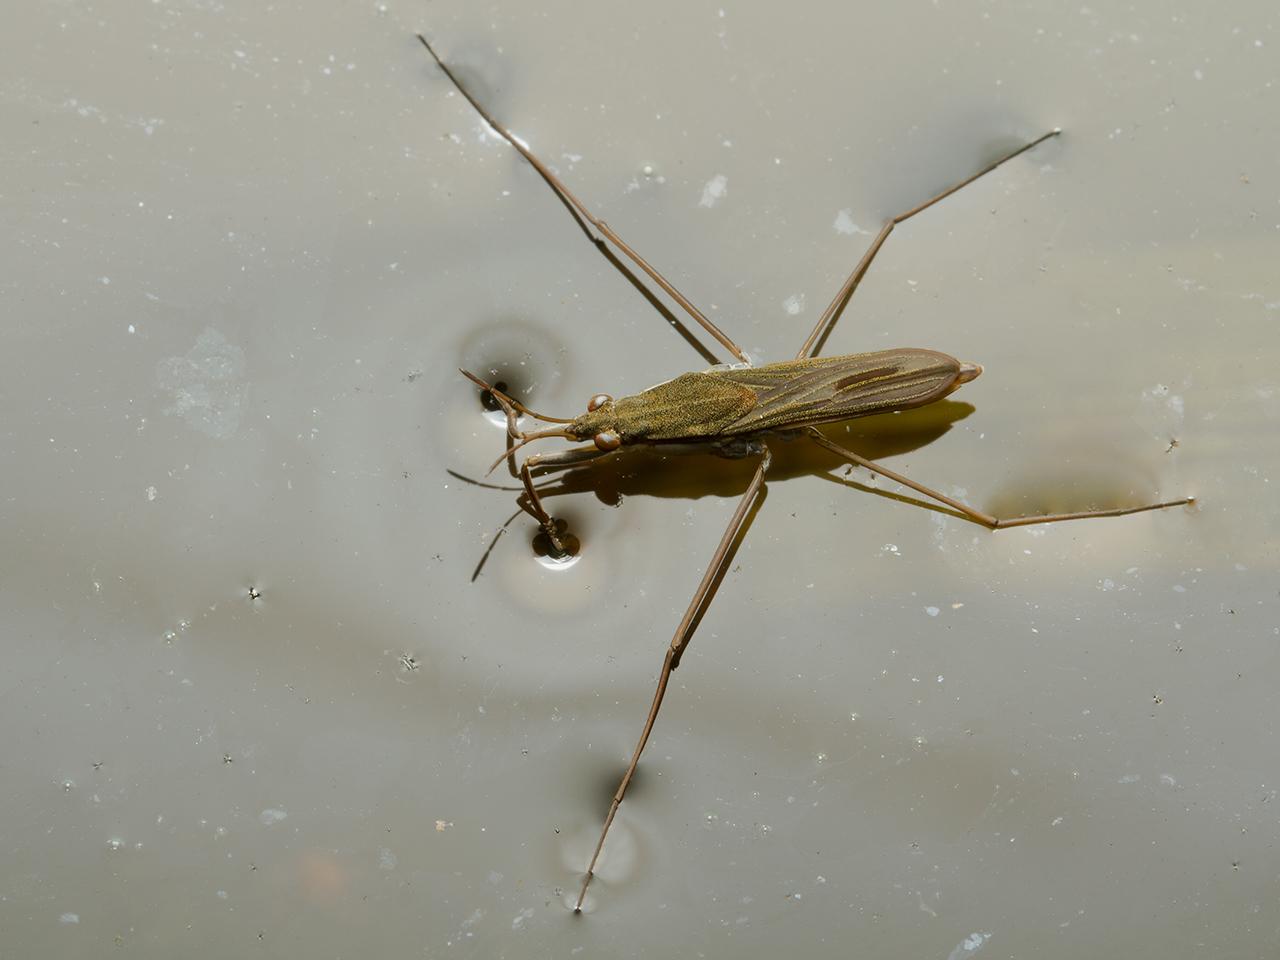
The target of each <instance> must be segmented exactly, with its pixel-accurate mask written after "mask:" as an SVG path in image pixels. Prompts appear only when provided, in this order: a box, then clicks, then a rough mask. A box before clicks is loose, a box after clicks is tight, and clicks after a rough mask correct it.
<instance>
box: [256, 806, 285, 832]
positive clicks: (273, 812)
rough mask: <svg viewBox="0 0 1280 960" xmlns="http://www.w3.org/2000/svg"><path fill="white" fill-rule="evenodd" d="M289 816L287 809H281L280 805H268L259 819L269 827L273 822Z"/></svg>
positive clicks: (259, 815)
mask: <svg viewBox="0 0 1280 960" xmlns="http://www.w3.org/2000/svg"><path fill="white" fill-rule="evenodd" d="M287 816H289V812H288V811H287V810H281V809H280V808H279V807H267V809H265V810H263V811H262V812H261V813H260V814H258V820H259V821H260V822H261V823H262V825H263V826H266V827H269V826H271V825H272V824H273V823H279V822H280V821H281V820H283V819H284V818H285V817H287Z"/></svg>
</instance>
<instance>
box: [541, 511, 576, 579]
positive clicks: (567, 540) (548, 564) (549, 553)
mask: <svg viewBox="0 0 1280 960" xmlns="http://www.w3.org/2000/svg"><path fill="white" fill-rule="evenodd" d="M555 527H556V537H557V538H558V539H559V540H560V545H561V547H563V549H561V550H557V549H556V547H555V544H553V543H552V542H551V537H549V536H548V535H547V532H546V531H545V530H542V529H539V530H538V532H537V533H536V534H534V537H533V543H532V546H533V556H534V559H536V560H537V561H538V563H539V564H541V565H542V566H543V567H545V568H546V569H548V570H568V569H569V568H570V567H572V566H573V565H574V564H576V563H577V562H578V560H579V559H581V554H582V541H581V540H579V539H578V538H577V537H576V536H575V535H574V534H572V533H569V532H568V530H569V525H568V524H567V523H566V522H565V521H563V520H556V521H555Z"/></svg>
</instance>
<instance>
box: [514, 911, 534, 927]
mask: <svg viewBox="0 0 1280 960" xmlns="http://www.w3.org/2000/svg"><path fill="white" fill-rule="evenodd" d="M533 912H534V911H533V907H525V908H524V909H523V910H521V911H520V912H519V913H517V914H516V916H515V919H514V920H512V921H511V929H512V930H521V929H523V928H524V924H525V921H526V920H531V919H533Z"/></svg>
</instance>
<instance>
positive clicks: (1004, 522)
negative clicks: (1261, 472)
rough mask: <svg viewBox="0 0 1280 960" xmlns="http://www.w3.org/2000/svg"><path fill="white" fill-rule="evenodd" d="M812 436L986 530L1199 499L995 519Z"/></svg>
mask: <svg viewBox="0 0 1280 960" xmlns="http://www.w3.org/2000/svg"><path fill="white" fill-rule="evenodd" d="M809 433H810V436H812V437H813V440H814V442H815V443H817V444H819V445H820V446H823V447H825V448H826V449H828V450H830V451H831V452H832V453H836V454H839V455H840V456H842V457H844V458H845V459H846V460H850V461H852V462H853V463H856V464H858V465H859V466H862V467H866V468H867V469H868V470H870V471H872V472H874V473H878V474H880V475H881V476H885V477H888V478H889V479H890V480H897V481H898V483H901V484H903V485H904V486H907V487H910V488H911V489H912V490H914V491H916V492H917V493H922V494H924V495H925V496H926V497H932V498H933V499H934V500H937V501H938V502H940V503H945V504H946V505H947V506H948V507H951V508H953V509H955V510H959V511H960V512H961V513H963V514H964V515H965V516H966V517H968V518H969V519H970V520H973V521H975V522H976V523H980V524H982V525H983V526H984V527H990V528H991V529H992V530H996V529H1001V528H1003V527H1022V526H1026V525H1027V524H1030V523H1056V522H1058V521H1060V520H1084V519H1086V518H1088V517H1123V516H1125V515H1126V514H1129V513H1142V512H1143V511H1145V510H1162V509H1164V508H1165V507H1179V506H1182V505H1183V504H1186V503H1194V502H1195V497H1183V498H1181V499H1180V500H1168V501H1166V502H1164V503H1148V504H1145V505H1143V506H1141V507H1117V508H1115V509H1113V510H1081V511H1079V512H1077V513H1045V514H1040V515H1037V516H1032V517H1005V518H1000V517H993V516H991V514H989V513H983V512H982V511H981V510H977V509H975V508H973V507H971V506H969V505H968V504H967V503H961V502H960V501H959V500H954V499H952V498H951V497H948V496H947V495H946V494H945V493H939V492H938V491H937V490H933V489H931V488H929V487H926V486H925V485H924V484H921V483H916V482H915V481H914V480H911V479H908V478H907V477H904V476H903V475H902V474H900V473H898V472H897V471H895V470H890V469H889V468H888V467H882V466H881V465H880V464H878V463H876V462H875V461H872V460H868V459H867V458H866V457H860V456H858V454H856V453H854V452H853V451H852V450H846V449H845V448H844V447H842V446H840V445H839V444H836V443H832V442H831V441H830V440H828V439H827V438H826V437H824V436H823V435H822V434H821V433H819V432H818V431H817V430H814V429H812V428H810V430H809Z"/></svg>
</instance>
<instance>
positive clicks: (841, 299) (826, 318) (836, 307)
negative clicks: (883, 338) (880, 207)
mask: <svg viewBox="0 0 1280 960" xmlns="http://www.w3.org/2000/svg"><path fill="white" fill-rule="evenodd" d="M1060 132H1061V131H1059V130H1050V131H1049V132H1048V133H1045V134H1041V135H1040V136H1038V137H1036V138H1035V139H1034V140H1032V141H1031V142H1030V143H1027V144H1023V145H1022V146H1021V147H1019V148H1018V149H1017V150H1014V151H1013V152H1012V153H1007V154H1005V155H1004V156H1003V157H1001V158H1000V159H999V160H997V161H995V162H994V163H989V164H987V166H985V167H983V168H982V169H981V170H979V171H978V172H977V173H975V174H973V175H972V176H970V177H966V178H965V179H964V180H961V181H960V182H959V183H957V184H955V185H954V186H950V187H947V189H945V190H943V191H942V192H941V193H939V194H938V195H937V196H934V197H930V198H929V199H928V200H926V201H925V202H924V203H920V204H917V205H916V206H914V207H912V208H911V209H910V210H908V211H906V212H905V213H900V214H898V215H897V216H896V217H893V218H892V219H890V220H888V221H886V222H885V225H884V226H883V227H881V228H880V232H879V233H878V234H876V238H875V239H874V240H872V241H871V246H869V247H868V248H867V252H866V253H864V254H863V255H862V259H861V260H859V261H858V265H857V266H856V267H854V268H853V272H852V273H851V274H849V276H848V278H847V279H846V280H845V282H844V283H843V284H841V285H840V289H839V290H838V291H837V292H836V295H835V297H833V298H832V300H831V303H830V304H828V306H827V309H825V310H823V311H822V316H820V317H819V318H818V322H817V323H816V324H814V327H813V332H812V333H810V334H809V339H807V340H805V342H804V346H803V347H801V348H800V352H799V353H797V354H796V359H797V360H802V359H804V358H805V357H808V356H810V355H811V353H810V351H813V353H814V354H816V351H814V344H816V343H818V342H819V341H820V340H821V339H822V338H823V337H824V336H825V335H826V334H827V332H828V331H829V330H830V328H831V325H832V324H834V323H835V319H836V317H837V316H838V315H839V313H840V311H841V309H842V308H843V307H844V305H845V303H846V302H847V301H848V299H849V298H850V297H851V296H853V291H854V288H856V287H857V286H858V284H859V283H860V282H861V281H862V276H863V274H865V273H866V272H867V268H868V267H870V266H871V261H872V260H874V259H875V256H876V254H877V253H879V252H880V248H881V247H882V246H884V242H885V240H887V239H888V238H889V234H891V233H893V228H894V227H896V226H897V225H898V224H900V223H902V222H903V221H904V220H910V219H911V218H912V217H914V216H915V215H916V214H917V213H921V212H922V211H924V210H928V209H929V208H930V207H932V206H933V205H934V204H935V203H937V202H938V201H939V200H945V199H946V198H947V197H949V196H951V195H952V194H953V193H955V192H956V191H957V190H959V189H960V188H961V187H967V186H968V185H969V184H971V183H973V181H975V180H977V179H978V178H979V177H982V176H985V175H986V174H988V173H990V172H991V171H992V170H994V169H995V168H996V167H998V166H1000V164H1002V163H1005V162H1007V161H1009V160H1012V159H1013V158H1014V157H1016V156H1018V154H1020V153H1025V152H1026V151H1028V150H1030V149H1031V148H1032V147H1034V146H1036V145H1038V144H1040V143H1043V142H1044V141H1045V140H1048V139H1049V138H1050V137H1056V136H1057V135H1058V134H1059V133H1060Z"/></svg>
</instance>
